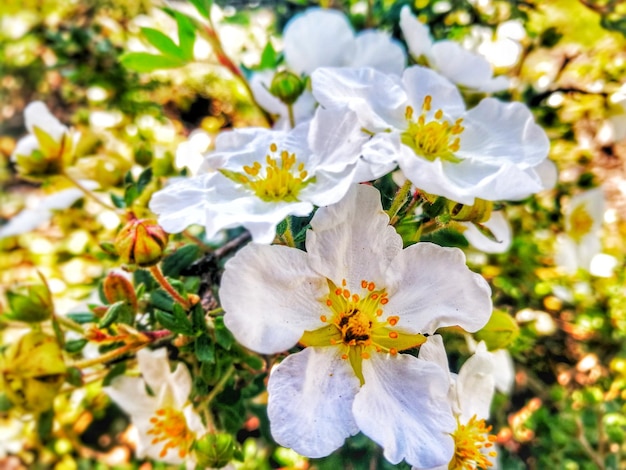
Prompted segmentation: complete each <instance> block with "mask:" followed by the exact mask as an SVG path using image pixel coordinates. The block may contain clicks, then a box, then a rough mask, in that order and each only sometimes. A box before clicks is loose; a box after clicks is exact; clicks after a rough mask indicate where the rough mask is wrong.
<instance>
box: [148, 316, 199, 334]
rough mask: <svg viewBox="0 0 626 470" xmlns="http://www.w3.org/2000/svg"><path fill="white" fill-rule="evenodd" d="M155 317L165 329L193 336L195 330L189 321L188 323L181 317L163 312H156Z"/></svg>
mask: <svg viewBox="0 0 626 470" xmlns="http://www.w3.org/2000/svg"><path fill="white" fill-rule="evenodd" d="M155 316H156V319H157V321H158V322H159V323H160V324H161V325H163V327H164V328H166V329H168V330H170V331H172V332H174V333H178V334H181V335H186V336H193V329H192V328H191V323H190V322H189V320H187V322H185V321H181V319H180V318H179V317H176V316H174V315H171V314H169V313H167V312H164V311H163V310H156V311H155Z"/></svg>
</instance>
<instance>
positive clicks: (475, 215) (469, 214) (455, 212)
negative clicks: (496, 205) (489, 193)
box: [448, 198, 493, 224]
mask: <svg viewBox="0 0 626 470" xmlns="http://www.w3.org/2000/svg"><path fill="white" fill-rule="evenodd" d="M492 209H493V202H491V201H485V200H484V199H478V198H477V199H475V200H474V204H473V205H471V206H470V205H468V204H459V203H458V202H454V201H448V211H449V212H450V217H451V218H452V220H458V221H460V222H475V223H478V224H481V223H483V222H487V220H489V217H491V210H492Z"/></svg>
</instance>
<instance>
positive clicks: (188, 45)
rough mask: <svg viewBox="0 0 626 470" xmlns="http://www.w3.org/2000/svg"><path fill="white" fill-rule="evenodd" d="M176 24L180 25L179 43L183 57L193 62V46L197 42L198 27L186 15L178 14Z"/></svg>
mask: <svg viewBox="0 0 626 470" xmlns="http://www.w3.org/2000/svg"><path fill="white" fill-rule="evenodd" d="M175 18H176V24H178V43H179V44H180V50H181V52H182V54H183V57H184V58H185V59H186V60H188V61H191V60H193V45H194V43H195V42H196V26H195V24H194V22H193V21H192V20H191V18H189V17H188V16H186V15H183V14H182V13H180V12H176V15H175Z"/></svg>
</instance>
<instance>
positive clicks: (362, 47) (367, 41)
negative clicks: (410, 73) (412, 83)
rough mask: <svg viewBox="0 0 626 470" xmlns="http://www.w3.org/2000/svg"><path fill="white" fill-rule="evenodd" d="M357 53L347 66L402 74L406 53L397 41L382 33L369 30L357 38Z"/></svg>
mask: <svg viewBox="0 0 626 470" xmlns="http://www.w3.org/2000/svg"><path fill="white" fill-rule="evenodd" d="M354 44H355V48H356V50H355V52H354V55H352V57H351V58H350V61H349V63H348V64H347V65H349V66H350V67H374V68H375V69H377V70H380V71H381V72H384V73H392V74H395V75H400V74H402V71H403V70H404V66H405V65H406V52H405V51H404V48H403V47H402V46H401V45H400V43H398V42H397V41H395V40H393V39H392V38H391V37H390V36H389V35H388V34H387V33H384V32H382V31H373V30H367V31H363V32H361V33H359V34H358V35H357V36H356V40H355V41H354Z"/></svg>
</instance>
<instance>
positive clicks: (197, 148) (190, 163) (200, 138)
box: [176, 129, 213, 175]
mask: <svg viewBox="0 0 626 470" xmlns="http://www.w3.org/2000/svg"><path fill="white" fill-rule="evenodd" d="M212 142H213V137H212V136H211V135H209V134H208V133H207V132H206V131H204V130H202V129H196V130H194V131H193V132H192V133H191V134H189V137H188V138H187V140H186V141H185V142H182V143H181V144H179V145H178V147H177V148H176V166H177V167H178V168H187V170H189V172H190V174H191V175H196V174H198V171H199V170H200V167H201V166H202V162H203V161H204V153H205V152H206V151H207V150H208V148H209V147H210V146H211V144H212Z"/></svg>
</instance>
